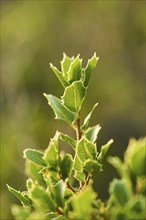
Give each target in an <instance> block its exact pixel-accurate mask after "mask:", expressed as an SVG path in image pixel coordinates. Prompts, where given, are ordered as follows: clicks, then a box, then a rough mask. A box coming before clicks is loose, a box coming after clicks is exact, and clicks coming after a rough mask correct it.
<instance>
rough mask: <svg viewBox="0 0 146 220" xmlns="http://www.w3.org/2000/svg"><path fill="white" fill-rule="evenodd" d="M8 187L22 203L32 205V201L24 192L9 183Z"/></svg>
mask: <svg viewBox="0 0 146 220" xmlns="http://www.w3.org/2000/svg"><path fill="white" fill-rule="evenodd" d="M7 187H8V190H9V191H10V192H11V193H12V194H13V195H14V196H16V197H17V198H18V199H19V200H20V202H21V203H22V205H24V206H29V207H32V201H31V200H30V199H29V198H28V197H27V196H26V195H25V194H24V193H23V192H20V191H17V190H16V189H14V188H12V187H10V186H9V185H7Z"/></svg>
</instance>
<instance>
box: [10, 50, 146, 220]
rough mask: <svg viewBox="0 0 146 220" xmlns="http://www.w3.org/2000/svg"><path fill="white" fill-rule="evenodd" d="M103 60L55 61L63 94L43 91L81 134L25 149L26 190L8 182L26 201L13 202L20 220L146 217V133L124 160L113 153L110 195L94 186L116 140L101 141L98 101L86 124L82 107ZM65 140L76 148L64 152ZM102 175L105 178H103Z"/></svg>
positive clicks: (60, 135) (59, 115)
mask: <svg viewBox="0 0 146 220" xmlns="http://www.w3.org/2000/svg"><path fill="white" fill-rule="evenodd" d="M97 61H98V57H97V56H96V54H94V55H93V57H92V58H91V59H89V60H88V62H87V65H86V67H85V68H83V67H82V59H80V57H79V55H78V56H77V57H75V58H74V57H71V58H70V57H68V56H67V55H66V54H63V60H62V61H61V71H59V70H58V69H57V68H56V67H54V66H53V65H52V64H50V67H51V69H52V70H53V72H54V73H55V75H56V76H57V78H58V80H59V81H60V83H61V84H62V86H63V88H64V93H63V95H62V96H61V98H58V97H56V96H54V95H47V94H44V96H45V97H46V98H47V100H48V104H49V105H50V106H51V108H52V109H53V111H54V114H55V118H56V119H61V120H64V121H65V122H66V123H67V124H68V125H69V126H71V128H72V129H73V130H75V133H76V139H74V138H73V137H70V136H68V135H67V134H64V133H62V132H60V131H56V134H55V136H54V137H53V138H52V139H51V140H50V143H49V146H48V147H47V148H46V150H45V151H44V152H42V151H38V150H35V149H26V150H25V151H24V158H25V159H26V174H27V176H28V177H29V179H28V180H27V182H26V188H27V190H26V191H24V192H20V191H17V190H16V189H14V188H12V187H10V186H8V189H9V191H10V192H11V193H13V194H14V195H15V196H16V197H17V198H18V199H19V200H20V201H21V203H22V206H18V205H13V206H12V214H13V216H14V218H15V219H16V220H33V219H34V220H134V219H135V220H140V219H146V200H145V195H146V166H145V162H146V139H145V138H143V139H140V140H135V139H131V140H130V142H129V146H128V148H127V150H126V152H125V154H124V160H123V161H121V160H120V159H119V158H118V157H109V158H108V161H109V163H110V164H112V165H113V166H114V167H115V169H117V171H118V173H119V179H114V180H113V181H112V182H111V183H110V186H109V199H108V200H107V201H106V202H103V201H102V200H101V199H100V198H99V197H98V195H97V194H96V192H94V190H93V188H92V184H93V173H95V172H103V164H102V163H103V159H104V157H105V155H106V153H107V151H108V149H109V147H110V145H111V144H112V143H113V140H112V139H111V140H109V141H108V143H106V144H104V145H103V146H101V148H100V151H99V150H98V148H97V145H96V139H97V136H98V133H99V131H100V129H101V127H100V125H99V124H97V125H95V126H93V127H90V126H89V124H90V119H91V116H92V113H93V111H94V109H95V108H96V106H97V104H95V105H94V106H93V107H92V109H91V111H90V113H89V114H88V115H87V117H86V118H85V120H84V122H83V123H82V124H81V121H80V110H81V107H82V103H83V101H84V99H85V96H86V92H87V88H88V83H89V80H90V76H91V74H92V70H93V68H95V66H96V64H97ZM60 141H63V142H66V143H67V144H68V146H69V147H71V148H72V149H73V151H74V154H73V155H71V154H68V153H63V152H60ZM98 181H100V179H99V180H98Z"/></svg>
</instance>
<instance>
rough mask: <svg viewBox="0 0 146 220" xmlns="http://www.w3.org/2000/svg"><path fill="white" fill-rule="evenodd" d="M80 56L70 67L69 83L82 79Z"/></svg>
mask: <svg viewBox="0 0 146 220" xmlns="http://www.w3.org/2000/svg"><path fill="white" fill-rule="evenodd" d="M79 56H80V55H78V56H77V57H76V58H75V59H74V60H73V61H72V62H71V65H70V68H69V70H68V73H67V74H68V81H69V82H70V83H72V82H74V81H78V80H80V79H81V74H82V59H80V58H79Z"/></svg>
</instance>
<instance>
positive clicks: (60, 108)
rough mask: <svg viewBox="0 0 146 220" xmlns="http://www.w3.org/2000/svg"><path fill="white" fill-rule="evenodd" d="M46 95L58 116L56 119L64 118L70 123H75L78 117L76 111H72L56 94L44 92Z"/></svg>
mask: <svg viewBox="0 0 146 220" xmlns="http://www.w3.org/2000/svg"><path fill="white" fill-rule="evenodd" d="M44 96H45V97H46V98H47V100H48V104H49V105H50V106H51V108H52V109H53V111H54V113H55V116H56V117H55V118H56V119H61V120H64V121H66V122H68V123H69V124H72V123H74V121H75V119H76V115H75V113H74V112H72V111H70V110H69V109H67V108H66V107H65V106H64V105H63V104H62V102H61V100H60V99H59V98H57V97H56V96H53V95H47V94H45V93H44Z"/></svg>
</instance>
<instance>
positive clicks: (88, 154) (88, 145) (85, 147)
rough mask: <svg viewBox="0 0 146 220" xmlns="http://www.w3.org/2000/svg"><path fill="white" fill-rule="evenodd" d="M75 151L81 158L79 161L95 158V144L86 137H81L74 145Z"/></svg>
mask: <svg viewBox="0 0 146 220" xmlns="http://www.w3.org/2000/svg"><path fill="white" fill-rule="evenodd" d="M76 153H77V155H78V157H79V159H80V160H81V162H85V160H87V159H88V158H90V159H95V157H96V155H97V152H96V145H95V144H93V143H92V142H91V141H89V140H88V139H87V138H85V137H83V138H82V139H81V140H80V141H79V142H78V143H77V147H76Z"/></svg>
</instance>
